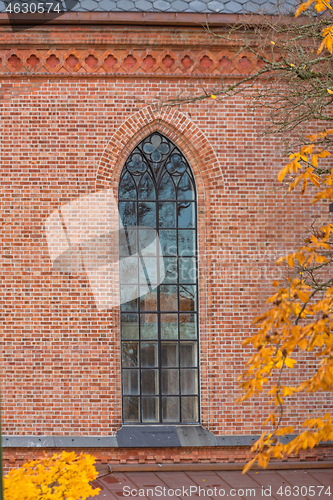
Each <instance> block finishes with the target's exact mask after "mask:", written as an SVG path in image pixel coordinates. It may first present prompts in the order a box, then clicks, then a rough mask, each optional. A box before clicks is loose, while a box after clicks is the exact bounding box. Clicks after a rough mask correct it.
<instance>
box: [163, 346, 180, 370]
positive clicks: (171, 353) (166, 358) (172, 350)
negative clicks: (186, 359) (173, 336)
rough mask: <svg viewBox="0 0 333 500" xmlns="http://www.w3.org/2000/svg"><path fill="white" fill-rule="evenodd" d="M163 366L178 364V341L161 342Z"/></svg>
mask: <svg viewBox="0 0 333 500" xmlns="http://www.w3.org/2000/svg"><path fill="white" fill-rule="evenodd" d="M161 362H162V366H179V365H178V342H161Z"/></svg>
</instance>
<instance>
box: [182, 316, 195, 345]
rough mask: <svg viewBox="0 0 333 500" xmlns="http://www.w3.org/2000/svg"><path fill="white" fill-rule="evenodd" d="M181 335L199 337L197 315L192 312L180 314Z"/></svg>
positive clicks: (183, 337) (191, 337)
mask: <svg viewBox="0 0 333 500" xmlns="http://www.w3.org/2000/svg"><path fill="white" fill-rule="evenodd" d="M179 337H180V338H181V339H183V340H185V339H195V338H197V316H196V314H191V313H187V314H186V313H181V314H179Z"/></svg>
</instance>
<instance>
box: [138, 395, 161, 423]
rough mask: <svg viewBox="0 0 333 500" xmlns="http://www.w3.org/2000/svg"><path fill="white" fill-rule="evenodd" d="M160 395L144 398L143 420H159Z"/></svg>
mask: <svg viewBox="0 0 333 500" xmlns="http://www.w3.org/2000/svg"><path fill="white" fill-rule="evenodd" d="M158 420H159V415H158V397H157V398H152V397H150V398H147V397H143V398H142V422H146V423H148V422H158Z"/></svg>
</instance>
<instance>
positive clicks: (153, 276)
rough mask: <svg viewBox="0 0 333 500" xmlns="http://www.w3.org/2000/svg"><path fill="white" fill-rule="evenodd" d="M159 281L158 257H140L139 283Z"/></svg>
mask: <svg viewBox="0 0 333 500" xmlns="http://www.w3.org/2000/svg"><path fill="white" fill-rule="evenodd" d="M156 282H157V259H156V257H147V258H145V259H143V258H141V259H139V283H142V284H144V285H147V283H149V284H156Z"/></svg>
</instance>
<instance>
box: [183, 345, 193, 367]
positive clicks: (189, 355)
mask: <svg viewBox="0 0 333 500" xmlns="http://www.w3.org/2000/svg"><path fill="white" fill-rule="evenodd" d="M180 366H183V367H185V366H197V343H196V342H181V343H180Z"/></svg>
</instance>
